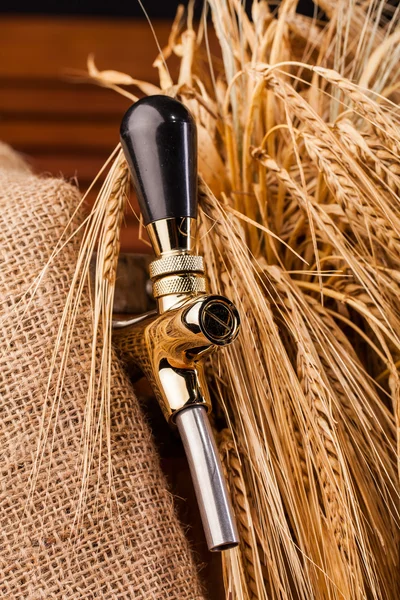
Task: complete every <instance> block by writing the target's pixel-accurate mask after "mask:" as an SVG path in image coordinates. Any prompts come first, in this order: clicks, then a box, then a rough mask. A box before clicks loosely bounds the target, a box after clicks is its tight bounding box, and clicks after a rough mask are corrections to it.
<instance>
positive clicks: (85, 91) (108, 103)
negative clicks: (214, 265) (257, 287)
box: [0, 16, 225, 600]
mask: <svg viewBox="0 0 400 600" xmlns="http://www.w3.org/2000/svg"><path fill="white" fill-rule="evenodd" d="M170 25H171V23H170V22H169V21H153V26H154V29H155V31H156V34H157V37H158V40H159V43H160V44H161V46H162V45H163V44H165V43H166V41H167V38H168V34H169V30H170ZM90 53H93V54H94V55H95V61H96V65H97V67H98V68H99V69H100V70H103V69H114V70H118V71H122V72H126V73H129V74H131V75H132V76H133V77H135V78H137V79H143V80H147V81H150V82H153V83H157V82H158V79H157V71H156V70H155V69H153V68H152V63H153V61H154V59H155V57H156V56H157V53H158V51H157V47H156V43H155V41H154V37H153V35H152V33H151V30H150V28H149V25H148V23H147V21H145V20H138V19H135V20H132V19H130V20H129V19H114V18H113V19H111V18H93V17H90V18H85V17H63V18H60V17H58V18H54V17H21V16H18V17H17V16H14V17H12V16H1V17H0V140H2V141H4V142H6V143H9V144H10V145H11V146H12V147H13V148H14V149H16V150H18V151H19V152H21V153H23V154H24V155H25V157H26V159H27V160H28V161H29V162H30V164H31V165H32V166H33V168H34V169H35V171H37V172H39V173H49V174H52V175H62V176H64V177H65V178H66V179H70V180H72V181H73V182H74V184H76V185H79V188H80V189H81V191H82V192H84V191H85V190H86V189H87V187H88V186H89V184H90V183H91V182H92V180H93V179H94V177H95V176H96V174H97V173H98V171H99V170H100V168H101V167H102V165H103V164H104V162H105V160H106V159H107V158H108V156H109V155H110V154H111V152H112V150H113V149H114V148H115V146H116V144H117V143H118V141H119V125H120V121H121V118H122V116H123V114H124V112H125V111H126V110H127V108H128V107H129V105H130V101H129V100H128V99H126V98H124V97H121V96H119V95H117V94H116V93H115V92H112V91H110V90H107V89H104V88H100V87H97V86H95V85H89V84H86V83H74V82H72V81H71V72H73V71H76V70H80V71H84V70H86V60H87V57H88V55H89V54H90ZM173 72H174V66H173V65H172V73H173ZM93 199H94V194H91V195H90V196H89V198H88V201H89V204H90V203H91V202H93ZM134 208H135V209H136V210H137V206H134ZM126 225H127V226H126V227H124V228H123V229H122V232H121V238H122V251H123V252H146V253H148V252H151V250H150V248H149V247H148V246H146V245H144V244H143V243H142V242H140V241H139V239H138V221H137V218H136V217H135V216H134V214H129V215H128V216H127V220H126ZM136 392H137V395H138V397H139V400H140V401H141V402H142V404H143V407H144V409H145V410H146V412H147V415H148V419H149V421H150V424H151V427H152V430H153V432H154V434H155V439H156V442H157V444H158V446H159V451H160V456H161V461H162V465H163V469H164V471H165V473H166V475H167V477H168V479H169V481H170V485H171V489H172V491H173V492H174V494H175V495H176V497H177V503H178V505H179V509H180V518H181V519H182V521H183V522H184V523H185V525H186V526H187V527H188V535H189V538H190V540H191V544H192V547H193V549H194V551H195V554H196V555H197V558H198V560H199V562H200V563H201V564H202V572H201V574H202V579H203V581H204V585H205V587H206V588H207V590H208V594H207V597H208V598H209V599H210V600H218V599H222V598H224V597H225V596H224V593H223V590H222V578H221V571H220V569H221V567H220V558H219V556H218V555H216V554H210V553H209V552H207V549H206V546H205V542H204V535H203V532H202V528H201V524H200V521H199V515H198V509H197V507H196V501H195V498H194V495H193V489H192V485H191V483H190V475H189V473H188V468H187V463H186V459H185V457H184V453H183V449H182V446H181V444H180V443H179V442H178V440H177V437H176V435H175V434H174V433H173V432H172V431H171V430H170V429H169V427H168V425H167V423H166V422H165V419H164V418H163V417H162V415H161V411H160V410H159V408H158V406H157V404H156V402H155V400H154V399H153V398H151V396H150V393H151V392H150V391H149V388H148V387H147V386H146V385H145V384H144V382H142V383H141V384H140V386H139V387H137V388H136Z"/></svg>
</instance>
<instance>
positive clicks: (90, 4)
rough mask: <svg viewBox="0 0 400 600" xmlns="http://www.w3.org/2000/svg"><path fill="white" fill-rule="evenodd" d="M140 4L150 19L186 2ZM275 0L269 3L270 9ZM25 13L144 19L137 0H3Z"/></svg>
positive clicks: (308, 8)
mask: <svg viewBox="0 0 400 600" xmlns="http://www.w3.org/2000/svg"><path fill="white" fill-rule="evenodd" d="M251 3H252V1H251V0H250V1H249V0H247V2H246V3H245V4H246V8H247V10H248V11H250V8H251ZM142 4H143V6H144V8H145V10H146V12H147V13H148V15H149V17H150V18H153V19H168V18H172V17H174V15H175V13H176V9H177V7H178V5H179V4H185V5H187V0H182V1H181V2H179V1H178V0H142ZM277 4H278V2H271V3H270V5H271V8H272V7H274V6H276V5H277ZM202 6H203V1H202V0H197V1H196V4H195V8H196V13H197V15H200V13H201V9H202ZM313 8H314V5H313V3H312V2H311V0H300V2H299V11H300V12H302V13H304V14H312V11H313ZM1 12H2V13H14V14H16V13H25V14H42V15H43V14H47V15H85V16H95V15H98V16H109V17H113V16H114V17H135V18H143V17H144V15H143V10H142V8H141V6H140V4H139V2H138V1H137V0H131V1H130V2H111V1H110V0H108V2H105V1H103V2H101V1H96V0H83V1H79V0H70V1H68V0H61V1H58V2H55V1H54V0H37V1H32V0H26V1H25V2H15V0H2V2H1V3H0V13H1Z"/></svg>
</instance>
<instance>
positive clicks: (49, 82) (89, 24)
mask: <svg viewBox="0 0 400 600" xmlns="http://www.w3.org/2000/svg"><path fill="white" fill-rule="evenodd" d="M170 25H171V23H170V22H169V21H162V20H159V21H154V22H153V26H154V29H155V31H156V34H157V37H158V40H159V42H160V44H161V46H162V45H163V44H165V43H166V41H167V38H168V34H169V30H170ZM90 53H93V54H94V56H95V61H96V65H97V67H98V68H99V69H100V70H103V69H114V70H118V71H122V72H126V73H129V74H131V75H132V76H134V77H135V78H137V79H143V80H148V81H151V82H153V83H157V71H156V69H153V68H152V63H153V61H154V59H155V57H156V56H157V47H156V43H155V40H154V37H153V35H152V33H151V30H150V27H149V25H148V23H147V21H146V20H138V19H134V20H133V19H131V20H130V19H114V18H93V17H90V18H84V17H63V18H54V17H47V18H46V17H21V16H18V17H16V16H15V17H12V16H2V17H1V18H0V139H1V140H2V141H4V142H7V143H9V144H10V145H11V146H13V147H14V148H15V149H16V150H18V151H19V152H22V153H23V154H25V155H26V157H27V159H28V160H29V162H30V163H31V164H32V165H33V167H34V169H35V170H36V171H38V172H44V173H51V174H53V175H63V176H64V177H65V178H67V179H73V180H74V181H75V182H76V183H77V184H78V185H79V187H80V189H81V190H82V191H83V192H84V191H85V190H86V189H87V187H88V186H89V184H90V183H91V181H92V180H93V178H94V177H95V176H96V174H97V173H98V171H99V169H100V168H101V167H102V165H103V163H104V161H105V160H106V159H107V157H108V156H109V155H110V153H111V152H112V150H113V149H114V148H115V146H116V144H117V143H118V137H119V125H120V121H121V118H122V116H123V114H124V112H125V110H126V109H127V108H128V107H129V105H130V101H129V100H128V99H127V98H124V97H122V96H119V95H118V94H117V93H116V92H112V91H110V90H107V89H105V88H101V87H97V86H95V85H92V84H86V83H76V82H74V81H73V80H72V78H71V74H72V73H73V72H76V71H81V72H83V71H85V70H86V61H87V57H88V56H89V54H90ZM135 93H137V90H135ZM89 201H90V202H92V201H93V194H91V195H90V197H89ZM122 250H123V251H125V252H132V251H142V252H149V248H148V247H147V246H146V245H144V244H143V243H141V242H140V241H139V240H138V222H137V218H136V217H135V216H134V214H132V213H131V214H129V215H128V217H127V227H124V228H123V230H122Z"/></svg>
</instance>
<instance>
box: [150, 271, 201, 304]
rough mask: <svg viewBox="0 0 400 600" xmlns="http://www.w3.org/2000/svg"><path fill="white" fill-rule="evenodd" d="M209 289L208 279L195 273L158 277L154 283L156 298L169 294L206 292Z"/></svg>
mask: <svg viewBox="0 0 400 600" xmlns="http://www.w3.org/2000/svg"><path fill="white" fill-rule="evenodd" d="M206 291H207V286H206V280H205V279H204V277H200V276H198V275H195V274H190V273H182V274H181V275H171V276H169V277H163V278H162V279H157V281H155V282H154V284H153V296H154V298H160V297H161V296H168V295H169V294H204V293H205V292H206Z"/></svg>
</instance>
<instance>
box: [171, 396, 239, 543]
mask: <svg viewBox="0 0 400 600" xmlns="http://www.w3.org/2000/svg"><path fill="white" fill-rule="evenodd" d="M175 423H176V425H177V427H178V430H179V433H180V436H181V438H182V442H183V446H184V448H185V452H186V456H187V459H188V463H189V468H190V473H191V475H192V479H193V485H194V489H195V492H196V498H197V502H198V505H199V509H200V515H201V520H202V522H203V527H204V532H205V536H206V540H207V545H208V549H209V550H211V551H212V552H221V551H222V550H227V549H229V548H233V547H235V546H237V545H238V543H239V538H238V533H237V530H236V524H235V517H234V514H233V510H232V506H231V503H230V500H229V495H228V491H227V489H226V485H225V480H224V476H223V473H222V466H221V461H220V458H219V455H218V450H217V448H216V445H215V441H214V436H213V433H212V431H211V427H210V423H209V420H208V416H207V411H206V409H205V408H204V407H203V406H193V407H190V408H186V409H184V410H181V411H180V412H179V413H178V414H177V415H176V417H175Z"/></svg>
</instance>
